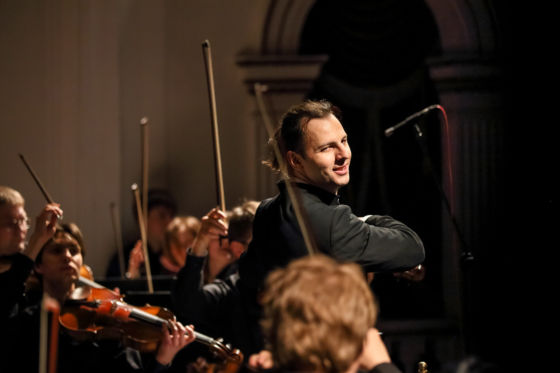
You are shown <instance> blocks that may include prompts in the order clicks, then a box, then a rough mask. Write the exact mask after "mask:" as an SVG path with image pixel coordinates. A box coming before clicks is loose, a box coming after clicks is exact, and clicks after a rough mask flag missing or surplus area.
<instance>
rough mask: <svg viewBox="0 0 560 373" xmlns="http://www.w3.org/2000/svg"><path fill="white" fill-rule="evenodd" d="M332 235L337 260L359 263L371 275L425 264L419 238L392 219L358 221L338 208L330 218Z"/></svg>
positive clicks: (342, 208)
mask: <svg viewBox="0 0 560 373" xmlns="http://www.w3.org/2000/svg"><path fill="white" fill-rule="evenodd" d="M330 233H331V234H330V239H331V242H330V248H331V250H332V255H333V256H334V257H336V258H338V259H340V260H348V261H353V262H356V263H358V264H360V265H362V266H363V267H364V268H366V269H368V270H370V271H376V272H391V271H401V270H407V269H410V268H412V267H414V266H416V265H418V264H420V263H422V262H423V261H424V256H425V254H424V246H423V244H422V241H421V239H420V237H418V235H417V234H416V233H415V232H414V231H413V230H412V229H410V228H409V227H407V226H406V225H405V224H403V223H401V222H399V221H397V220H395V219H393V218H391V217H389V216H381V215H371V216H369V217H367V218H358V217H357V216H355V215H354V214H352V212H351V210H350V207H348V206H345V205H339V206H337V207H336V208H335V209H334V211H333V213H332V215H331V222H330Z"/></svg>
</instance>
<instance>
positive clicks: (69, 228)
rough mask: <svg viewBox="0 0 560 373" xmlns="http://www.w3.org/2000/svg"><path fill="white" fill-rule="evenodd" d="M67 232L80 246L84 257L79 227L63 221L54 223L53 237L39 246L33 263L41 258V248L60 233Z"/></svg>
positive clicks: (38, 261)
mask: <svg viewBox="0 0 560 373" xmlns="http://www.w3.org/2000/svg"><path fill="white" fill-rule="evenodd" d="M64 234H67V235H69V236H70V237H71V238H72V239H74V240H76V242H77V243H78V245H79V246H80V251H81V253H82V257H83V258H85V256H86V248H85V246H84V236H83V235H82V231H81V230H80V228H79V227H78V226H77V225H76V224H75V223H72V222H69V223H63V224H57V225H56V231H55V232H54V235H53V237H52V238H51V239H50V240H48V241H47V243H45V244H44V245H43V247H42V248H41V251H39V254H38V255H37V258H36V259H35V263H41V259H42V256H43V249H44V248H45V247H47V246H48V245H49V244H50V243H51V242H52V241H53V240H54V239H56V238H58V237H60V236H61V235H64Z"/></svg>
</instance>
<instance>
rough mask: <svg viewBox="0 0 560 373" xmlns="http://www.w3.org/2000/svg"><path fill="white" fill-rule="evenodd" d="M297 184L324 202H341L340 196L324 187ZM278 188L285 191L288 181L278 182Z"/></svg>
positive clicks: (331, 203) (329, 203)
mask: <svg viewBox="0 0 560 373" xmlns="http://www.w3.org/2000/svg"><path fill="white" fill-rule="evenodd" d="M295 185H296V186H297V187H298V189H300V190H303V191H304V192H306V193H308V194H311V195H313V196H315V197H317V198H319V199H320V200H321V201H322V202H323V203H326V204H327V205H338V204H340V196H338V195H336V194H333V193H331V192H328V191H326V190H325V189H323V188H319V187H318V186H315V185H311V184H306V183H295ZM278 188H279V189H280V190H281V191H284V190H285V189H286V182H285V181H284V180H282V181H280V182H278Z"/></svg>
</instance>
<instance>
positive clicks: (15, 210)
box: [0, 204, 27, 219]
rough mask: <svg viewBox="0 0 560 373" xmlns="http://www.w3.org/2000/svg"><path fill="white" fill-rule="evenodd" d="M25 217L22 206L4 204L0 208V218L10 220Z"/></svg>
mask: <svg viewBox="0 0 560 373" xmlns="http://www.w3.org/2000/svg"><path fill="white" fill-rule="evenodd" d="M20 217H27V214H26V213H25V209H24V208H23V205H11V204H4V205H2V206H0V218H6V219H12V218H20Z"/></svg>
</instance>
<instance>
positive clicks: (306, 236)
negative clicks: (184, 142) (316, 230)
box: [254, 83, 318, 254]
mask: <svg viewBox="0 0 560 373" xmlns="http://www.w3.org/2000/svg"><path fill="white" fill-rule="evenodd" d="M254 89H255V97H256V99H257V106H258V108H259V111H260V113H261V116H262V117H263V121H264V124H265V127H266V130H267V132H268V136H269V138H271V139H272V141H271V143H272V148H273V150H274V154H275V156H276V159H277V160H278V167H279V168H280V173H281V175H282V178H283V179H284V180H285V181H286V189H287V191H288V195H289V197H290V200H291V201H292V204H293V206H294V213H295V215H296V219H297V221H298V224H299V226H300V228H301V233H302V235H303V240H304V242H305V247H306V248H307V251H308V253H309V254H314V253H317V252H318V251H317V245H316V242H315V240H314V237H313V236H312V235H311V233H310V232H311V231H310V229H309V223H308V219H307V216H306V215H305V211H304V210H303V209H302V207H301V202H300V199H299V195H298V194H297V193H296V190H295V189H294V186H293V182H292V180H291V179H290V175H289V174H288V168H287V166H286V162H285V161H284V157H283V156H282V153H281V151H280V146H279V144H277V142H276V141H275V139H274V128H273V126H272V121H271V120H270V116H269V115H268V112H267V110H266V106H265V104H264V99H263V93H264V92H265V91H266V89H267V88H266V86H263V85H262V84H260V83H255V85H254Z"/></svg>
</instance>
